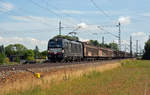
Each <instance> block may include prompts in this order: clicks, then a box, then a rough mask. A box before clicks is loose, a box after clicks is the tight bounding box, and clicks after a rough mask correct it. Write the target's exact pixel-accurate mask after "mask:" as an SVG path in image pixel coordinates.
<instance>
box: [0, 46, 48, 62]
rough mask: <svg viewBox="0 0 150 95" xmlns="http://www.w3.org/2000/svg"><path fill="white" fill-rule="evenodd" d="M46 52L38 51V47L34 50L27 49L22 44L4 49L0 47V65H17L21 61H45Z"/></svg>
mask: <svg viewBox="0 0 150 95" xmlns="http://www.w3.org/2000/svg"><path fill="white" fill-rule="evenodd" d="M46 56H47V51H42V52H40V51H39V48H38V46H36V47H35V49H33V50H32V49H27V48H26V47H25V46H24V45H22V44H10V45H8V46H6V47H4V46H3V45H2V46H0V64H9V63H10V62H17V63H19V62H20V61H21V60H28V61H34V60H35V59H39V58H40V59H46Z"/></svg>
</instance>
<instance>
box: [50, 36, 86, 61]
mask: <svg viewBox="0 0 150 95" xmlns="http://www.w3.org/2000/svg"><path fill="white" fill-rule="evenodd" d="M82 58H83V45H82V43H81V42H78V41H71V40H67V39H63V38H53V39H50V40H49V42H48V59H49V61H70V60H71V61H72V60H81V59H82Z"/></svg>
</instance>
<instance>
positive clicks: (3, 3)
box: [0, 2, 14, 12]
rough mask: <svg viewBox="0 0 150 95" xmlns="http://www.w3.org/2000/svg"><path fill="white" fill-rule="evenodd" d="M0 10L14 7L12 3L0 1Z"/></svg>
mask: <svg viewBox="0 0 150 95" xmlns="http://www.w3.org/2000/svg"><path fill="white" fill-rule="evenodd" d="M0 6H1V7H0V11H2V12H8V11H11V10H13V9H14V5H13V4H11V3H8V2H0Z"/></svg>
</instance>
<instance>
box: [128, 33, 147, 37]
mask: <svg viewBox="0 0 150 95" xmlns="http://www.w3.org/2000/svg"><path fill="white" fill-rule="evenodd" d="M131 35H132V36H134V37H144V36H146V34H145V33H144V32H134V33H132V34H131Z"/></svg>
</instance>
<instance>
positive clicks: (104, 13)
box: [90, 0, 112, 20]
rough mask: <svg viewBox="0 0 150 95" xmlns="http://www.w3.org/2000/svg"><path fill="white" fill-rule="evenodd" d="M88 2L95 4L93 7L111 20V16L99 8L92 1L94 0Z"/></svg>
mask: <svg viewBox="0 0 150 95" xmlns="http://www.w3.org/2000/svg"><path fill="white" fill-rule="evenodd" d="M90 2H91V3H92V4H93V5H94V6H95V8H96V9H97V10H98V11H99V12H101V13H102V14H103V15H104V16H106V17H108V18H109V19H111V20H112V17H111V16H109V15H108V14H107V13H106V12H105V11H104V10H103V9H102V8H100V7H99V6H98V5H97V4H96V3H95V2H94V0H90Z"/></svg>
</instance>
